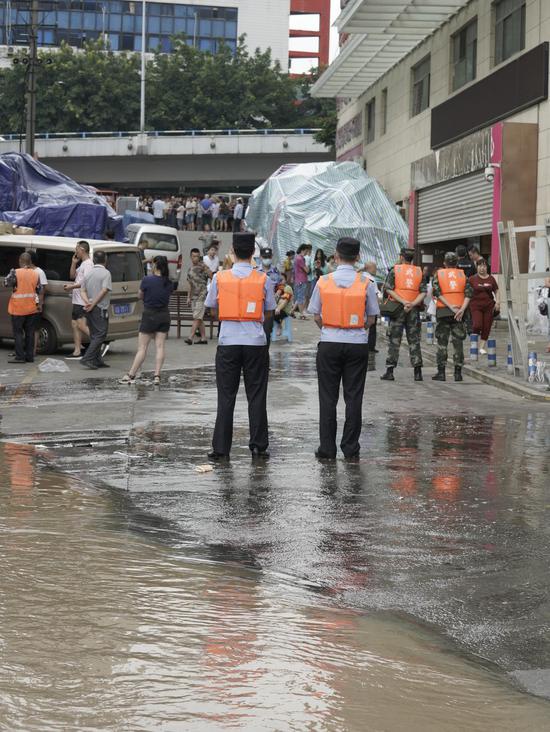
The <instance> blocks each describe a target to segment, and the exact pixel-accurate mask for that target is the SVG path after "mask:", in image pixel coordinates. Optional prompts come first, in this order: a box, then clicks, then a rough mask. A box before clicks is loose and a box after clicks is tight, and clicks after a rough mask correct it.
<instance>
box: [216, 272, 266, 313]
mask: <svg viewBox="0 0 550 732" xmlns="http://www.w3.org/2000/svg"><path fill="white" fill-rule="evenodd" d="M266 280H267V275H265V274H264V273H263V272H258V270H255V269H253V270H252V272H251V273H250V275H249V276H248V277H236V276H235V275H234V274H233V272H232V271H231V270H230V269H228V270H226V271H225V272H218V275H217V283H218V310H219V318H220V320H244V321H249V322H255V323H261V322H262V315H263V310H264V300H265V282H266Z"/></svg>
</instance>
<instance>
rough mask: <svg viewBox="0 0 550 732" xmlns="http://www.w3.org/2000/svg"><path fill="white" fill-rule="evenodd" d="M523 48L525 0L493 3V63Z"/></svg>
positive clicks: (500, 61)
mask: <svg viewBox="0 0 550 732" xmlns="http://www.w3.org/2000/svg"><path fill="white" fill-rule="evenodd" d="M524 48H525V0H499V1H498V2H497V3H495V63H497V64H500V63H502V62H503V61H506V59H507V58H510V56H513V55H514V54H515V53H518V51H522V50H523V49H524Z"/></svg>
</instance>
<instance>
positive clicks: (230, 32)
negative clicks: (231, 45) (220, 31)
mask: <svg viewBox="0 0 550 732" xmlns="http://www.w3.org/2000/svg"><path fill="white" fill-rule="evenodd" d="M225 37H226V38H236V37H237V24H236V23H226V24H225Z"/></svg>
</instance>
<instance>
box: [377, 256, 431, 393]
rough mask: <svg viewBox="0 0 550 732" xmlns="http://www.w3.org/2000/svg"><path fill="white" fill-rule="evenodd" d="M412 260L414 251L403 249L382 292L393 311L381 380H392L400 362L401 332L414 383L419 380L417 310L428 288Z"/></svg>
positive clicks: (418, 319)
mask: <svg viewBox="0 0 550 732" xmlns="http://www.w3.org/2000/svg"><path fill="white" fill-rule="evenodd" d="M413 259H414V249H406V248H404V249H402V250H401V254H400V256H399V263H398V264H396V265H395V267H392V268H391V269H390V271H389V272H388V276H387V278H386V282H385V283H384V291H385V293H386V295H387V297H388V299H389V301H390V302H391V303H395V304H396V309H395V311H394V312H393V313H388V315H389V318H390V327H389V329H388V339H389V346H388V357H387V359H386V373H385V374H384V375H383V376H381V377H380V378H381V379H383V380H384V381H395V377H394V375H393V370H394V368H395V367H396V366H397V361H398V360H399V349H400V348H401V339H402V337H403V330H405V332H406V334H407V343H408V344H409V352H410V358H411V365H412V367H413V369H414V380H415V381H422V350H421V348H420V342H421V336H422V327H421V324H420V310H419V307H420V306H421V305H422V303H423V302H424V297H425V293H426V289H427V288H426V284H425V283H424V282H423V281H422V270H421V269H420V267H415V266H414V265H413V263H412V262H413Z"/></svg>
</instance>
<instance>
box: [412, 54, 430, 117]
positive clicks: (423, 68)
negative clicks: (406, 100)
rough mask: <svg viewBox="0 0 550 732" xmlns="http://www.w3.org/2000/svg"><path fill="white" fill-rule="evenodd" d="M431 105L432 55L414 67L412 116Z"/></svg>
mask: <svg viewBox="0 0 550 732" xmlns="http://www.w3.org/2000/svg"><path fill="white" fill-rule="evenodd" d="M429 106H430V57H429V56H427V57H426V58H425V59H424V60H423V61H421V62H420V63H419V64H417V65H416V66H414V67H413V69H412V94H411V117H415V116H416V115H417V114H420V112H423V111H424V110H425V109H428V107H429Z"/></svg>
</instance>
